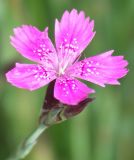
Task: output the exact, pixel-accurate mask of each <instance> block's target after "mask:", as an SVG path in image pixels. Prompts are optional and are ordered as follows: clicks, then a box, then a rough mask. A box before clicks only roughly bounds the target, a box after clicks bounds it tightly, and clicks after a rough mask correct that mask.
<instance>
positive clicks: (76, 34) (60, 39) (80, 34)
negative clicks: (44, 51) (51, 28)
mask: <svg viewBox="0 0 134 160" xmlns="http://www.w3.org/2000/svg"><path fill="white" fill-rule="evenodd" d="M93 28H94V21H93V20H92V21H90V18H89V17H87V18H85V15H84V12H83V11H81V12H80V13H78V12H77V10H75V9H73V10H72V11H71V12H70V13H69V12H68V11H65V12H64V14H63V16H62V18H61V21H60V22H59V21H58V20H56V22H55V41H56V47H57V50H58V51H59V53H60V52H62V53H61V55H60V56H64V55H66V54H71V60H73V61H74V60H75V59H76V58H77V57H78V56H79V55H80V53H81V52H82V51H83V50H84V49H85V48H86V47H87V45H88V44H89V43H90V41H91V40H92V38H93V37H94V35H95V32H93Z"/></svg>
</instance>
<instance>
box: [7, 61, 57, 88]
mask: <svg viewBox="0 0 134 160" xmlns="http://www.w3.org/2000/svg"><path fill="white" fill-rule="evenodd" d="M6 78H7V81H8V82H10V83H11V84H12V85H14V86H16V87H18V88H23V89H28V90H35V89H38V88H40V87H42V86H44V85H46V84H48V83H49V82H50V81H52V80H54V79H55V78H56V74H55V72H54V71H52V70H49V69H47V68H46V67H44V66H43V65H36V64H19V63H16V67H15V68H13V69H12V70H11V71H9V72H8V73H6Z"/></svg>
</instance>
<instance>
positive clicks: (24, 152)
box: [8, 124, 48, 160]
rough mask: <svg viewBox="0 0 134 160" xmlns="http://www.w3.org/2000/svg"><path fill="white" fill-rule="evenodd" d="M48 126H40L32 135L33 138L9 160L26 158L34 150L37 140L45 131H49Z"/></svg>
mask: <svg viewBox="0 0 134 160" xmlns="http://www.w3.org/2000/svg"><path fill="white" fill-rule="evenodd" d="M47 128H48V126H46V125H44V124H40V125H39V126H38V128H37V129H36V130H35V131H34V132H33V133H32V135H31V136H29V137H28V138H27V139H26V140H25V141H24V142H23V143H22V144H21V145H20V147H19V148H18V150H17V152H16V153H15V155H14V156H13V157H12V158H9V159H8V160H20V159H23V158H25V157H26V156H27V155H28V154H29V153H30V151H31V150H32V148H33V147H34V146H35V144H36V143H37V140H38V138H39V136H40V135H41V134H42V133H43V132H44V130H45V129H47Z"/></svg>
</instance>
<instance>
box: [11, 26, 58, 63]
mask: <svg viewBox="0 0 134 160" xmlns="http://www.w3.org/2000/svg"><path fill="white" fill-rule="evenodd" d="M11 44H12V45H13V46H14V47H15V48H16V50H17V51H18V52H20V53H21V54H22V55H23V56H24V57H26V58H28V59H30V60H33V61H35V62H40V63H45V62H48V61H52V60H53V62H55V61H56V60H55V57H56V51H55V48H54V47H53V44H52V42H51V40H50V39H49V37H48V28H46V29H45V30H44V31H43V32H41V31H39V30H38V29H37V28H36V27H34V26H30V25H23V26H21V27H17V28H15V29H14V36H11Z"/></svg>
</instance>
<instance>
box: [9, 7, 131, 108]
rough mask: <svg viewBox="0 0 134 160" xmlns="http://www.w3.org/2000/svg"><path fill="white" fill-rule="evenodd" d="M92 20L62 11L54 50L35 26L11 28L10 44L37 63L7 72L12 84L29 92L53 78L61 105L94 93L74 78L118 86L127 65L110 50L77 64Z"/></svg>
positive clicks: (91, 27)
mask: <svg viewBox="0 0 134 160" xmlns="http://www.w3.org/2000/svg"><path fill="white" fill-rule="evenodd" d="M93 28H94V21H93V20H90V18H89V17H87V18H86V17H85V14H84V12H83V11H81V12H80V13H78V12H77V10H75V9H73V10H72V11H71V12H70V13H69V12H68V11H65V12H64V14H63V16H62V18H61V21H60V22H59V21H58V20H57V19H56V21H55V43H56V49H55V48H54V46H53V44H52V42H51V40H50V38H49V37H48V28H46V29H45V30H44V31H43V32H41V31H39V30H38V29H37V28H36V27H33V26H30V25H23V26H21V27H17V28H15V29H14V36H11V44H12V45H13V47H15V48H16V50H17V51H18V52H20V54H21V55H23V56H24V57H26V58H28V59H30V60H32V61H34V62H37V63H38V64H20V63H16V67H15V68H13V69H12V70H11V71H9V72H8V73H6V78H7V81H8V82H10V83H11V84H12V85H14V86H16V87H19V88H24V89H28V90H35V89H38V88H40V87H42V86H44V85H46V84H48V83H49V82H51V81H53V80H54V79H56V82H55V86H54V97H55V98H56V99H58V100H59V101H60V102H62V103H64V104H70V105H76V104H78V103H79V102H80V101H82V100H84V99H85V98H87V97H88V94H91V93H94V92H95V91H94V90H93V89H91V88H89V87H87V86H86V85H85V84H84V83H82V82H80V81H79V80H77V79H76V78H80V79H84V80H87V81H90V82H92V83H95V84H98V85H100V86H102V87H104V86H105V84H111V85H117V84H119V82H118V79H119V78H122V77H124V76H125V75H126V74H127V72H128V70H127V69H126V68H125V67H126V66H127V64H128V62H127V61H126V60H124V59H123V58H124V57H123V56H112V53H113V52H114V51H113V50H110V51H107V52H105V53H102V54H100V55H97V56H92V57H90V58H85V59H84V60H81V61H79V62H78V60H79V58H80V56H81V53H82V51H83V50H84V49H85V48H86V47H87V45H88V44H89V43H90V42H91V40H92V39H93V37H94V35H95V32H94V31H93Z"/></svg>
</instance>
